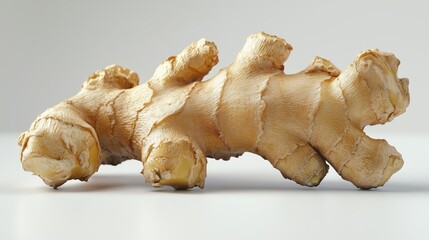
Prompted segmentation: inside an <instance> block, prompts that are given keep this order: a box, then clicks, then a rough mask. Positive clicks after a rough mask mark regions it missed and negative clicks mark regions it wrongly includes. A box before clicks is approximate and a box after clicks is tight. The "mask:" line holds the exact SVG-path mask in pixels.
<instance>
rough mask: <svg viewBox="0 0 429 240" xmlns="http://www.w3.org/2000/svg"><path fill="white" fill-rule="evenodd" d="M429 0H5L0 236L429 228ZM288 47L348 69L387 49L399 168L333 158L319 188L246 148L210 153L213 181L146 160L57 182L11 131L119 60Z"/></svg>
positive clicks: (0, 43) (294, 235)
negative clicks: (167, 173) (156, 183)
mask: <svg viewBox="0 0 429 240" xmlns="http://www.w3.org/2000/svg"><path fill="white" fill-rule="evenodd" d="M427 10H428V6H426V3H425V1H410V0H409V1H365V0H361V1H353V2H351V1H267V0H264V1H134V2H132V1H117V2H113V1H83V0H82V1H78V0H75V1H60V0H55V1H54V0H52V1H46V0H39V1H16V0H11V1H6V0H0V81H1V87H0V110H1V112H0V116H1V117H0V150H1V151H0V152H1V154H2V155H1V156H2V157H0V161H1V162H2V167H0V239H80V238H81V239H89V238H93V239H230V238H234V239H252V238H253V239H262V238H264V239H265V238H266V239H273V238H276V239H277V238H278V239H298V238H299V239H316V238H317V239H335V238H341V239H404V238H410V239H428V238H429V228H428V227H427V222H428V220H427V219H429V207H428V205H427V203H428V200H429V187H428V183H429V181H428V180H429V175H428V174H427V173H428V172H429V171H428V170H429V163H428V158H429V154H428V152H427V149H428V147H429V124H427V118H428V116H429V115H428V113H427V112H428V107H427V104H428V100H427V93H426V92H427V89H428V88H429V83H428V82H429V81H428V79H427V74H426V71H427V69H428V61H427V56H428V55H429V48H428V43H429V33H428V23H429V14H427ZM258 31H265V32H267V33H270V34H275V35H277V36H280V37H283V38H285V39H286V41H288V42H289V43H290V44H291V45H292V46H293V47H294V51H293V52H292V54H291V56H290V58H289V60H288V62H287V63H286V64H285V65H286V70H285V71H286V72H288V73H293V72H297V71H300V70H301V69H303V68H304V67H305V66H307V64H309V63H310V61H311V59H312V58H313V57H314V56H316V55H318V56H322V57H325V58H327V59H330V60H331V61H332V62H333V63H334V64H336V65H337V66H338V67H339V68H340V69H344V68H345V67H346V66H347V65H348V64H350V63H351V62H352V61H353V59H354V58H355V57H356V55H357V54H358V53H359V52H360V51H363V50H366V49H368V48H379V49H381V50H384V51H390V52H393V53H395V54H396V56H397V57H398V58H399V59H400V60H401V61H402V64H401V66H400V69H399V76H400V77H408V78H409V79H410V93H411V105H410V107H409V108H408V110H407V112H406V114H404V115H402V116H400V117H398V118H397V119H395V120H394V121H393V122H391V123H389V124H386V125H385V126H375V127H371V128H370V129H368V130H367V131H368V133H369V134H370V135H371V136H373V137H384V138H386V139H387V140H388V141H389V143H391V144H392V145H394V146H395V147H396V148H397V149H398V151H399V152H401V153H402V154H403V157H404V160H405V165H404V168H403V169H402V170H401V171H400V172H399V173H397V174H396V175H394V176H393V178H392V179H391V181H389V182H388V184H387V185H386V186H385V187H383V188H381V189H377V190H375V191H359V190H356V189H355V188H354V187H353V186H352V185H351V184H350V183H348V182H345V181H343V180H342V179H341V178H340V177H338V175H337V174H336V173H335V172H334V171H333V170H331V171H330V173H329V174H328V176H327V177H326V179H325V180H324V182H322V184H321V186H319V187H318V188H305V187H301V186H298V185H296V184H294V183H293V182H290V181H287V180H284V179H283V178H282V177H281V175H280V174H279V173H278V172H277V171H276V170H275V169H273V168H272V167H271V166H270V165H269V164H268V162H266V161H263V160H262V159H261V158H259V157H257V156H255V155H250V154H245V155H244V156H242V157H241V158H239V159H233V160H232V161H230V162H220V161H214V160H211V161H209V166H208V178H207V182H206V188H205V189H204V190H202V191H201V190H198V189H194V190H192V191H184V192H183V191H179V192H178V191H172V190H171V189H169V188H162V189H153V188H151V187H150V186H148V185H147V184H145V183H144V179H143V177H142V176H141V175H140V174H139V171H140V170H141V164H140V163H139V162H137V161H133V162H127V163H124V164H121V165H119V166H116V167H110V166H103V167H101V169H100V172H99V173H97V174H96V175H94V176H93V177H92V178H91V179H90V181H89V182H88V183H80V182H71V183H67V184H66V185H64V186H63V187H62V188H60V189H59V190H57V191H54V190H51V189H50V188H48V187H46V186H45V185H43V183H42V182H41V181H40V179H38V178H37V177H35V176H31V175H30V174H29V173H26V172H23V171H22V169H21V166H20V163H19V159H18V152H19V149H18V147H17V146H16V138H17V136H18V133H19V132H22V131H25V130H26V129H27V128H28V127H29V125H30V123H31V122H32V121H33V120H34V119H35V117H36V116H37V114H39V113H41V112H42V111H44V110H45V109H46V108H47V107H49V106H53V105H55V104H56V103H58V102H59V101H61V100H63V99H65V98H67V97H70V96H72V95H74V94H75V93H76V92H77V91H79V89H80V86H81V84H82V83H83V81H84V80H85V78H86V77H87V76H89V75H90V74H91V73H92V72H94V71H96V70H98V69H100V68H103V67H105V66H107V65H110V64H113V63H116V64H120V65H123V66H125V67H128V68H130V69H132V70H135V71H137V72H138V73H139V75H140V79H141V82H144V81H145V80H146V79H148V78H149V77H150V76H151V74H152V73H153V71H154V70H155V68H156V66H158V64H160V63H161V62H162V61H163V60H164V59H166V58H167V57H168V56H170V55H174V54H177V53H179V52H180V51H181V50H182V49H183V48H184V47H186V46H187V45H188V44H189V43H191V42H192V41H196V40H198V39H200V38H202V37H205V38H207V39H208V40H210V41H214V42H215V43H216V44H217V46H218V49H219V58H220V62H219V66H217V67H216V68H215V69H214V71H213V73H211V74H210V76H212V75H213V74H214V73H215V72H217V71H218V70H219V69H220V68H221V67H225V66H227V65H228V64H229V63H230V62H231V61H232V60H233V59H234V57H235V55H236V53H237V52H238V51H239V50H240V49H241V47H242V45H243V44H244V42H245V39H246V37H247V36H248V35H249V34H252V33H255V32H258Z"/></svg>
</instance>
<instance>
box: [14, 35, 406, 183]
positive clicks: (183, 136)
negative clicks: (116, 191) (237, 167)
mask: <svg viewBox="0 0 429 240" xmlns="http://www.w3.org/2000/svg"><path fill="white" fill-rule="evenodd" d="M291 50H292V47H291V46H290V45H289V44H288V43H287V42H286V41H285V40H283V39H281V38H278V37H275V36H271V35H268V34H265V33H257V34H254V35H251V36H250V37H249V38H248V39H247V42H246V44H245V46H244V48H243V49H242V50H241V52H240V53H239V54H238V56H237V58H236V59H235V61H234V62H233V63H232V64H231V65H230V66H229V67H227V68H224V69H222V70H221V71H220V72H219V73H218V74H217V75H216V76H214V77H213V78H212V79H210V80H207V81H201V80H202V79H203V77H204V76H205V75H206V74H208V73H209V71H210V70H211V69H212V67H213V66H214V65H216V64H217V62H218V57H217V53H218V51H217V48H216V46H215V44H214V43H212V42H209V41H206V40H205V39H201V40H199V41H198V42H194V43H192V44H191V45H190V46H188V47H187V48H186V49H185V50H183V51H182V52H181V53H180V54H179V55H177V56H173V57H169V58H168V59H167V60H166V61H165V62H164V63H162V64H161V65H160V66H159V67H158V68H157V69H156V71H155V73H154V75H153V77H152V78H151V79H150V80H148V81H147V82H146V83H145V84H142V85H138V82H139V79H138V76H137V74H136V73H135V72H133V71H130V70H128V69H125V68H123V67H120V66H117V65H112V66H109V67H107V68H105V69H103V70H101V71H98V72H96V73H94V74H93V75H92V76H90V77H89V78H88V79H87V80H86V81H85V82H84V84H83V86H82V89H81V91H80V92H79V93H78V94H77V95H75V96H73V97H71V98H69V99H67V100H65V101H64V102H61V103H59V104H58V105H56V106H54V107H52V108H50V109H48V110H47V111H45V112H44V113H42V114H41V115H39V116H38V118H37V119H36V120H35V121H34V122H33V124H32V125H31V127H30V129H29V130H28V131H27V132H24V133H23V134H21V136H20V138H19V145H20V146H22V152H21V156H20V157H21V162H22V165H23V168H24V169H25V170H26V171H31V172H33V173H35V174H36V175H39V176H40V177H41V178H42V179H43V181H44V182H45V183H46V184H48V185H50V186H52V187H58V186H60V185H62V184H64V183H65V182H66V181H67V180H70V179H80V180H84V181H86V180H87V179H88V178H89V177H90V176H91V175H92V174H93V173H95V172H96V171H97V170H98V168H99V166H100V164H112V165H116V164H119V163H121V162H122V161H124V160H127V159H138V160H141V161H142V163H143V165H144V168H143V171H142V173H143V175H144V177H145V179H146V181H147V182H150V183H152V184H153V185H154V186H163V185H170V186H173V187H174V188H176V189H186V188H191V187H194V186H199V187H201V188H203V186H204V180H205V178H206V165H207V160H206V157H212V158H216V159H229V158H230V157H231V156H239V155H241V154H242V153H243V152H252V153H255V154H258V155H260V156H262V157H263V158H265V159H267V160H268V161H269V162H270V163H271V164H272V165H273V166H274V167H275V168H277V169H278V170H279V171H280V172H281V173H282V175H283V176H284V177H285V178H289V179H292V180H294V181H295V182H297V183H299V184H301V185H305V186H317V185H318V184H319V183H320V182H321V180H322V179H323V178H324V176H325V175H326V173H327V172H328V165H327V164H326V162H328V163H329V164H330V165H331V166H333V167H334V169H335V170H336V171H337V172H338V174H340V175H341V176H342V178H344V179H345V180H348V181H350V182H352V183H353V184H354V185H356V186H357V187H359V188H362V189H369V188H375V187H379V186H383V184H385V183H386V181H387V180H388V179H389V178H390V177H391V176H392V174H394V173H395V172H396V171H398V170H399V169H400V168H401V167H402V165H403V161H402V157H401V154H399V153H398V152H397V151H396V149H395V148H394V147H392V146H390V145H389V144H388V143H387V142H386V141H385V140H376V139H372V138H370V137H368V136H367V135H366V134H365V133H364V132H363V128H364V127H365V126H366V125H374V124H380V123H381V124H383V123H386V122H389V121H391V120H392V119H393V118H395V117H396V116H398V115H399V114H401V113H403V112H404V111H405V109H406V107H407V106H408V104H409V93H408V80H407V79H404V78H398V77H397V69H398V65H399V60H398V59H396V58H395V56H394V55H393V54H391V53H386V52H381V51H379V50H368V51H365V52H362V53H361V54H359V56H358V57H357V58H356V60H355V61H354V62H353V63H352V64H351V65H350V66H348V67H347V68H346V70H345V71H344V72H342V73H341V71H340V70H338V69H337V68H336V67H335V66H334V65H333V64H332V63H331V62H330V61H328V60H326V59H323V58H321V57H316V58H314V60H313V62H312V63H311V64H310V65H309V66H308V67H307V68H306V69H304V70H303V71H301V72H298V73H296V74H285V73H284V72H283V69H284V66H283V63H284V62H285V61H286V59H287V58H288V56H289V53H290V52H291Z"/></svg>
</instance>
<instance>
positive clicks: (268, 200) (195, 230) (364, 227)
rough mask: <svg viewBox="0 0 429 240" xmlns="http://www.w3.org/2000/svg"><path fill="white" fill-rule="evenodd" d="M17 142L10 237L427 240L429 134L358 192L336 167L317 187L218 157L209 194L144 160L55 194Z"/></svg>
mask: <svg viewBox="0 0 429 240" xmlns="http://www.w3.org/2000/svg"><path fill="white" fill-rule="evenodd" d="M15 137H16V136H6V135H3V136H1V137H0V145H1V146H5V147H6V148H5V153H4V156H5V158H4V159H2V160H3V162H4V163H5V164H4V166H3V167H2V168H1V169H0V171H1V174H0V177H1V182H0V188H1V189H0V190H1V191H0V201H1V204H0V212H1V215H0V226H1V239H64V240H67V239H231V238H235V239H271V238H284V239H314V238H315V236H317V238H318V239H320V238H321V239H325V238H333V237H341V238H346V239H368V238H372V239H404V238H410V239H426V236H427V235H428V234H429V230H428V228H427V227H426V224H427V219H428V218H429V208H428V207H427V202H428V200H429V185H428V184H429V181H428V180H429V177H428V174H427V172H428V170H429V162H428V161H427V158H428V157H429V156H428V153H426V151H424V150H425V149H427V147H428V146H427V144H428V143H429V141H428V140H429V137H424V136H420V137H419V136H397V137H395V136H392V137H390V138H389V142H390V143H391V144H392V145H395V146H397V148H398V150H399V151H400V152H402V153H403V155H404V160H405V166H404V168H403V169H402V170H401V171H400V172H399V173H398V174H396V175H394V176H393V178H392V179H391V181H389V182H388V184H387V185H386V186H385V187H383V188H380V189H377V190H371V191H361V190H357V189H356V188H355V187H354V186H353V185H351V184H350V183H348V182H345V181H343V180H342V179H341V178H340V177H338V175H337V174H336V173H335V172H334V171H333V170H332V169H331V171H330V173H329V174H328V176H327V177H326V179H325V180H324V181H323V182H322V184H321V185H320V186H319V187H317V188H307V187H302V186H299V185H297V184H295V183H293V182H291V181H288V180H284V179H283V178H282V177H281V175H280V174H279V173H278V172H277V171H276V170H275V169H274V168H272V167H271V166H270V165H269V164H268V163H267V162H265V161H264V160H262V159H261V158H259V157H257V156H255V155H251V154H245V155H244V156H243V157H241V158H240V159H233V160H231V161H229V162H223V161H215V160H212V161H209V166H208V178H207V182H206V188H205V189H204V190H199V189H193V190H190V191H174V190H172V189H171V188H160V189H155V188H152V187H151V186H149V185H147V184H145V183H144V178H143V177H142V176H141V175H140V174H139V172H140V170H141V164H140V163H139V162H137V161H131V162H127V163H125V164H121V165H119V166H116V167H110V166H103V167H102V168H101V169H100V172H98V173H97V174H96V175H94V176H93V177H92V178H91V179H90V181H89V182H88V183H84V182H78V181H74V182H69V183H66V184H65V185H64V186H62V187H60V188H59V189H58V190H53V189H50V188H49V187H47V186H45V185H44V184H43V183H42V181H41V180H39V179H38V178H37V177H35V176H31V175H30V174H28V173H25V172H23V171H22V170H21V169H20V166H19V161H18V158H17V152H18V149H17V147H15V146H14V144H15V139H16V138H15Z"/></svg>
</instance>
